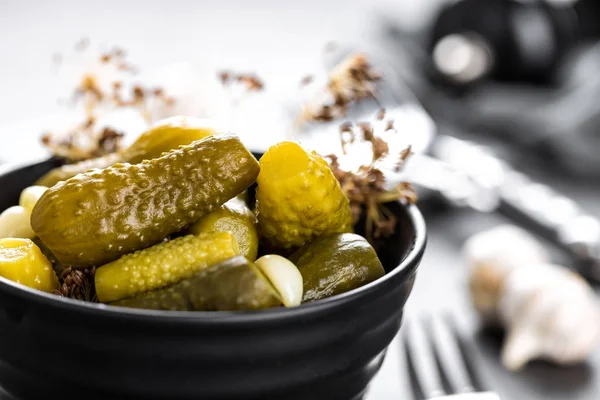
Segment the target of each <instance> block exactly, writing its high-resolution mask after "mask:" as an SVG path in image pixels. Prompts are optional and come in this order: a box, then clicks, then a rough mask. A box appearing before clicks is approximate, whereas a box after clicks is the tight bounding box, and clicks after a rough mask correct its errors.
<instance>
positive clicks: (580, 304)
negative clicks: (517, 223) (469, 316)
mask: <svg viewBox="0 0 600 400" xmlns="http://www.w3.org/2000/svg"><path fill="white" fill-rule="evenodd" d="M463 252H464V255H465V257H466V259H467V261H468V263H469V267H470V271H469V281H468V282H469V291H470V295H471V301H472V303H473V306H474V307H475V309H476V310H477V311H478V313H479V314H480V316H481V317H482V318H483V320H484V321H485V322H486V323H487V324H496V325H499V326H501V327H504V328H505V329H506V331H507V337H506V339H505V342H504V344H503V348H502V363H503V365H504V366H505V367H506V368H507V369H508V370H510V371H518V370H519V369H521V368H522V367H523V366H525V364H527V363H528V362H529V361H531V360H534V359H545V360H547V361H551V362H555V363H557V364H563V365H568V364H572V363H576V362H581V361H583V360H585V359H586V358H587V357H588V356H589V354H590V353H591V352H592V351H593V350H594V349H595V348H596V346H597V345H598V344H599V342H600V303H599V302H598V300H597V299H596V295H595V293H594V291H593V290H592V288H591V287H590V286H589V284H588V283H587V282H586V281H585V280H583V279H582V278H581V277H580V276H579V275H577V274H575V273H574V272H572V271H569V270H568V269H567V268H565V267H562V266H558V265H554V264H551V262H550V261H549V260H550V256H549V254H548V253H547V252H546V250H545V249H544V247H543V246H542V244H541V243H540V242H538V241H537V240H536V239H535V238H534V237H533V236H531V235H530V234H529V233H527V232H526V231H524V230H522V229H521V228H518V227H514V226H510V225H502V226H499V227H497V228H493V229H491V230H488V231H484V232H481V233H478V234H476V235H474V236H473V237H471V238H470V239H469V240H467V242H465V245H464V247H463Z"/></svg>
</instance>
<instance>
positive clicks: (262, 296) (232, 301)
mask: <svg viewBox="0 0 600 400" xmlns="http://www.w3.org/2000/svg"><path fill="white" fill-rule="evenodd" d="M112 305H115V306H120V307H131V308H145V309H154V310H170V311H250V310H259V309H264V308H272V307H280V306H281V298H280V296H279V294H278V293H277V292H276V291H275V289H274V288H273V287H272V286H271V284H270V283H269V282H268V280H267V279H266V278H265V277H264V276H262V274H261V273H260V271H259V270H258V268H257V267H256V266H255V265H254V264H252V263H251V262H250V261H248V259H246V258H245V257H243V256H238V257H233V258H231V259H229V260H226V261H223V262H221V263H219V264H216V265H213V266H211V267H209V268H206V269H203V270H201V271H200V272H198V273H196V274H194V275H193V276H192V277H190V278H188V279H186V280H184V281H181V282H179V283H176V284H174V285H171V286H169V287H167V288H164V289H159V290H155V291H153V292H149V293H145V294H142V295H139V296H136V297H132V298H128V299H123V300H120V301H116V302H114V303H112Z"/></svg>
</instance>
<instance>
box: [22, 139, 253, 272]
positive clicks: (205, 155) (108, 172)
mask: <svg viewBox="0 0 600 400" xmlns="http://www.w3.org/2000/svg"><path fill="white" fill-rule="evenodd" d="M258 170H259V165H258V162H257V161H256V159H255V158H254V156H253V155H252V154H251V153H250V152H249V151H248V149H246V147H244V145H243V144H242V143H241V142H240V140H239V138H238V137H237V136H235V135H231V134H222V135H214V136H210V137H207V138H205V139H202V140H199V141H196V142H194V143H192V144H191V145H188V146H183V147H181V148H179V149H178V150H173V151H171V152H169V153H166V154H165V155H163V156H162V157H160V158H155V159H152V160H146V161H143V162H142V163H140V164H136V165H131V164H116V165H113V166H112V167H109V168H106V169H103V170H94V171H90V172H86V173H84V174H79V175H77V176H75V177H73V178H70V179H68V180H67V181H64V182H61V183H59V184H57V185H55V186H53V187H51V188H50V189H48V190H47V191H46V193H44V195H43V196H42V197H41V198H40V200H39V201H38V202H37V204H36V205H35V207H34V209H33V213H32V214H31V226H32V227H33V229H34V231H35V232H36V234H37V235H38V236H39V237H40V239H41V240H42V241H43V242H44V243H45V244H46V246H48V248H49V249H50V250H51V251H52V253H54V255H55V256H56V257H57V258H58V260H59V261H60V262H61V263H62V264H64V265H68V266H71V267H91V266H98V265H102V264H105V263H108V262H110V261H113V260H116V259H117V258H119V257H120V256H122V255H124V254H127V253H131V252H133V251H135V250H139V249H143V248H146V247H149V246H152V245H154V244H156V243H158V242H160V241H161V240H163V239H164V238H165V237H166V236H168V235H170V234H173V233H175V232H179V231H180V230H181V229H183V228H184V227H186V226H189V225H190V224H191V223H193V222H195V221H196V220H198V219H199V218H200V217H202V216H204V215H206V214H208V213H211V212H212V211H214V210H216V209H217V208H218V207H219V206H220V205H222V204H223V203H225V202H226V201H227V200H228V199H231V198H233V197H234V196H235V195H236V194H238V193H240V192H241V191H243V190H244V189H246V188H247V187H248V186H250V185H251V184H252V183H253V182H254V181H255V179H256V177H257V175H258Z"/></svg>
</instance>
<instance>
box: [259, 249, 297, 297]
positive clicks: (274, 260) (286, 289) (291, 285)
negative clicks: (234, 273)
mask: <svg viewBox="0 0 600 400" xmlns="http://www.w3.org/2000/svg"><path fill="white" fill-rule="evenodd" d="M255 264H256V266H257V267H258V268H259V269H260V270H261V272H262V273H263V274H264V275H265V276H266V277H267V279H269V282H271V284H272V285H273V287H275V289H276V290H277V292H279V294H280V295H281V300H282V302H283V305H284V306H286V307H294V306H298V305H300V303H301V302H302V290H303V288H302V275H301V274H300V271H298V268H297V267H296V266H295V265H294V264H293V263H292V262H291V261H290V260H288V259H287V258H285V257H282V256H279V255H277V254H268V255H266V256H262V257H261V258H259V259H258V260H256V262H255Z"/></svg>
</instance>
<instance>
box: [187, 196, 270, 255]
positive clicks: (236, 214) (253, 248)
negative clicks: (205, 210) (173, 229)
mask: <svg viewBox="0 0 600 400" xmlns="http://www.w3.org/2000/svg"><path fill="white" fill-rule="evenodd" d="M188 232H189V233H192V234H199V233H203V232H231V233H232V234H233V236H234V237H235V240H236V241H237V243H238V245H239V246H240V253H241V254H242V255H244V256H246V258H247V259H248V260H250V261H254V260H256V255H257V254H258V230H257V227H256V217H255V216H254V213H253V212H252V211H250V209H249V208H248V207H247V206H246V203H244V201H243V200H240V199H239V198H238V197H234V198H233V199H231V200H229V201H228V202H227V203H225V204H223V205H222V206H221V207H220V208H218V209H217V210H216V211H213V212H211V213H210V214H208V215H205V216H204V217H202V218H200V219H199V220H198V221H196V222H194V223H193V224H192V225H191V226H190V227H189V228H188Z"/></svg>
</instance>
